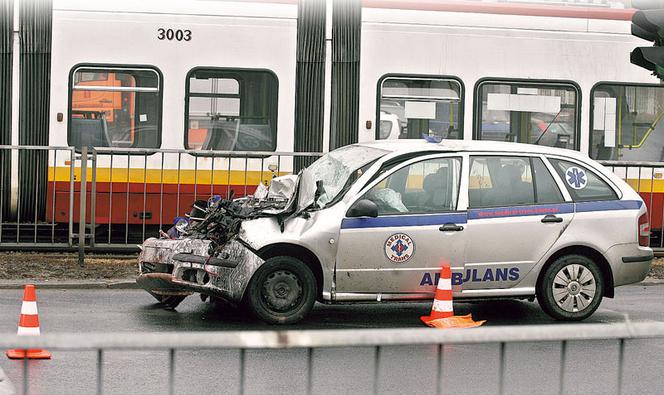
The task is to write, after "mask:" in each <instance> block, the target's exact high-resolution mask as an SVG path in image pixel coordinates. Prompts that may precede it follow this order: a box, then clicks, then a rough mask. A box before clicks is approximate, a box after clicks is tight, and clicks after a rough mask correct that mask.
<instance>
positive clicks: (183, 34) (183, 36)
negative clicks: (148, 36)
mask: <svg viewBox="0 0 664 395" xmlns="http://www.w3.org/2000/svg"><path fill="white" fill-rule="evenodd" d="M157 38H158V39H159V40H168V41H173V40H176V41H191V30H189V29H186V30H180V29H164V28H159V29H157Z"/></svg>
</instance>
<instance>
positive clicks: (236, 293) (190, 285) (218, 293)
mask: <svg viewBox="0 0 664 395" xmlns="http://www.w3.org/2000/svg"><path fill="white" fill-rule="evenodd" d="M209 245H210V241H209V240H201V239H179V240H169V239H155V238H150V239H147V240H146V241H145V242H144V243H143V246H142V247H143V248H142V251H141V254H140V255H139V257H138V260H139V270H140V274H139V276H138V278H137V279H136V283H137V284H138V285H139V286H140V287H141V288H143V289H145V290H146V291H148V292H150V293H152V294H157V295H188V294H191V293H193V292H200V293H202V294H206V295H210V296H215V297H219V298H223V299H225V300H228V301H230V302H233V303H238V302H240V301H241V300H242V296H243V295H244V290H245V289H246V287H247V284H248V283H249V280H250V279H251V276H252V275H253V273H254V272H255V271H256V269H257V268H258V267H259V266H260V265H262V264H263V262H264V261H263V259H261V258H260V257H259V256H258V255H256V254H255V253H254V252H252V251H251V250H250V249H248V248H247V247H245V246H244V245H243V244H242V243H240V242H239V241H237V240H231V241H229V242H228V243H227V244H226V245H225V246H224V248H223V250H222V251H221V253H220V258H221V259H208V248H209ZM183 256H185V257H186V256H189V257H191V258H193V259H190V260H191V261H182V260H181V259H183V258H182V257H183ZM233 266H234V267H233Z"/></svg>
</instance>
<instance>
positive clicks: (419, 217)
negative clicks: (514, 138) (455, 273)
mask: <svg viewBox="0 0 664 395" xmlns="http://www.w3.org/2000/svg"><path fill="white" fill-rule="evenodd" d="M642 205H643V202H641V201H640V200H604V201H598V202H579V203H574V204H573V203H560V204H543V205H534V206H511V207H493V208H483V209H471V210H468V213H467V214H466V213H465V212H459V213H445V214H401V215H390V216H385V217H376V218H368V217H362V218H344V219H343V221H341V229H359V228H391V227H407V226H431V225H443V224H447V223H454V224H465V223H467V222H468V220H479V219H494V218H506V217H525V216H532V215H542V216H544V215H548V214H569V213H573V212H575V210H576V212H577V213H584V212H593V211H609V210H638V209H640V208H641V206H642Z"/></svg>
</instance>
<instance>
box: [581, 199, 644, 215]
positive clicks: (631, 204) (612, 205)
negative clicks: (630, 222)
mask: <svg viewBox="0 0 664 395" xmlns="http://www.w3.org/2000/svg"><path fill="white" fill-rule="evenodd" d="M642 205H643V202H642V201H640V200H604V201H600V202H579V203H576V212H577V213H585V212H590V211H608V210H638V209H640V208H641V206H642Z"/></svg>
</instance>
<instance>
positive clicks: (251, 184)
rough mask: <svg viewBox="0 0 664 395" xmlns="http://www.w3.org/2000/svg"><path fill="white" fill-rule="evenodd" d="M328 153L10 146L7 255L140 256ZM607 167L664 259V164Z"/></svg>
mask: <svg viewBox="0 0 664 395" xmlns="http://www.w3.org/2000/svg"><path fill="white" fill-rule="evenodd" d="M321 155H322V154H321V153H307V152H262V151H261V152H258V151H256V152H237V151H195V150H176V149H172V150H169V149H142V148H124V149H119V148H103V147H100V148H93V149H90V150H88V149H87V148H83V149H82V151H81V152H76V150H75V148H73V147H43V146H10V145H0V179H2V180H3V182H2V183H1V184H0V248H3V249H21V248H23V249H30V250H33V249H38V248H44V249H50V250H55V249H62V250H69V251H76V250H78V251H79V255H80V256H81V257H82V256H83V255H84V253H85V251H89V250H96V251H102V250H106V251H118V250H121V251H127V252H129V251H131V252H134V251H136V250H137V247H136V245H137V244H140V243H142V242H143V240H144V239H145V238H147V237H150V236H153V235H157V234H158V232H159V230H160V229H162V228H168V227H170V226H171V224H172V222H173V220H174V219H175V218H176V217H179V216H183V215H184V214H185V213H187V212H188V211H189V210H190V208H191V204H192V203H193V202H194V201H195V200H196V199H207V198H208V197H210V196H212V195H215V194H218V195H222V196H223V197H230V196H231V194H232V196H234V197H240V196H245V195H248V194H251V193H253V191H254V189H255V188H256V187H257V185H258V184H259V183H268V182H269V180H270V179H271V178H272V177H274V176H277V175H285V174H293V173H295V172H297V171H298V170H299V169H301V168H302V167H304V166H306V165H308V164H309V163H311V162H312V161H313V160H315V159H316V158H317V157H319V156H321ZM600 163H602V164H603V165H605V166H607V167H609V168H610V169H611V170H612V171H613V172H614V173H615V174H617V175H618V176H619V177H622V178H623V179H624V180H626V181H627V182H628V183H629V184H630V185H631V186H632V187H633V188H634V189H635V190H637V191H638V192H639V193H640V194H641V196H642V197H643V199H644V201H645V202H646V205H647V206H648V208H649V215H650V224H651V229H652V238H651V244H652V247H653V248H654V249H655V251H656V252H660V253H662V252H664V237H662V229H663V228H664V163H660V162H625V161H601V162H600ZM164 230H166V229H164Z"/></svg>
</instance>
